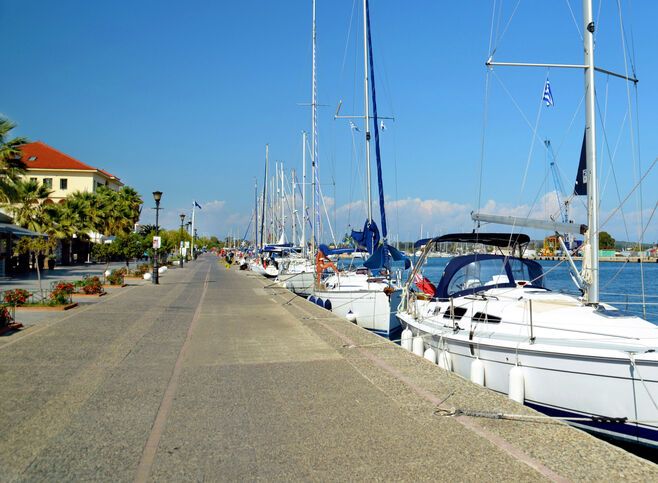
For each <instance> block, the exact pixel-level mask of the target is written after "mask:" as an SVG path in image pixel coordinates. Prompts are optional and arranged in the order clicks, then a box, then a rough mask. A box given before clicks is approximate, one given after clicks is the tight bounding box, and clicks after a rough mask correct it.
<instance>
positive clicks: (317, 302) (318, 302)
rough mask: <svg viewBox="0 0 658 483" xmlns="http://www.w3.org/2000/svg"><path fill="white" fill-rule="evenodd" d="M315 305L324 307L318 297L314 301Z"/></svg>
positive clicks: (322, 301)
mask: <svg viewBox="0 0 658 483" xmlns="http://www.w3.org/2000/svg"><path fill="white" fill-rule="evenodd" d="M315 304H316V305H319V306H320V307H324V300H322V299H321V298H320V297H318V298H317V299H315Z"/></svg>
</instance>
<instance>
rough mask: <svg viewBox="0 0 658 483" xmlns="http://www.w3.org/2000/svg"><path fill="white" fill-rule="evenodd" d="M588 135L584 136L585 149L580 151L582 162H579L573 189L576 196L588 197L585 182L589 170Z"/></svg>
mask: <svg viewBox="0 0 658 483" xmlns="http://www.w3.org/2000/svg"><path fill="white" fill-rule="evenodd" d="M586 142H587V133H585V134H583V147H582V148H581V149H580V161H579V162H578V172H577V173H576V185H575V186H574V188H573V194H574V195H576V196H586V195H587V183H586V182H585V177H584V174H585V171H586V170H587V144H586Z"/></svg>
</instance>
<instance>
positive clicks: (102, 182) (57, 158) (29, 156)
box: [21, 141, 123, 203]
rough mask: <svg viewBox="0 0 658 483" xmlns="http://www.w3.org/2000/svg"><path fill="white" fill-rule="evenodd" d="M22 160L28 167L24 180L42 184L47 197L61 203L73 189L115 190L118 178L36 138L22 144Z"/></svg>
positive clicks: (118, 185)
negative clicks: (99, 188) (48, 193)
mask: <svg viewBox="0 0 658 483" xmlns="http://www.w3.org/2000/svg"><path fill="white" fill-rule="evenodd" d="M21 152H22V153H23V155H22V157H21V159H22V161H23V162H24V163H25V164H26V166H27V173H26V174H25V175H24V176H23V177H24V178H25V179H31V180H35V181H38V182H39V183H41V184H44V185H45V186H47V187H48V188H49V189H51V190H52V191H53V192H52V193H51V194H50V196H49V197H48V199H50V200H52V202H54V203H58V202H61V201H62V200H63V199H64V198H66V197H67V196H68V195H69V194H71V193H75V192H76V191H88V192H94V191H96V188H98V187H99V186H107V187H108V188H111V189H113V190H118V189H119V188H121V186H123V183H122V182H121V180H120V179H119V178H117V177H116V176H114V175H113V174H110V173H108V172H107V171H104V170H102V169H99V168H94V167H92V166H89V165H88V164H85V163H83V162H81V161H78V160H77V159H75V158H72V157H71V156H69V155H68V154H64V153H62V152H61V151H58V150H57V149H55V148H53V147H51V146H48V145H47V144H46V143H43V142H41V141H36V142H33V143H28V144H24V145H23V146H21Z"/></svg>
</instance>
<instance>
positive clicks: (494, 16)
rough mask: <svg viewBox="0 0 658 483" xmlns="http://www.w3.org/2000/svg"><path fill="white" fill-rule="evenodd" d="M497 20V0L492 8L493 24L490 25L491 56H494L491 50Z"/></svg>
mask: <svg viewBox="0 0 658 483" xmlns="http://www.w3.org/2000/svg"><path fill="white" fill-rule="evenodd" d="M495 21H496V0H494V1H493V7H492V9H491V25H490V27H489V48H488V50H487V52H488V54H489V57H492V56H493V54H494V53H493V52H492V51H491V46H492V44H493V37H494V35H493V31H494V22H495Z"/></svg>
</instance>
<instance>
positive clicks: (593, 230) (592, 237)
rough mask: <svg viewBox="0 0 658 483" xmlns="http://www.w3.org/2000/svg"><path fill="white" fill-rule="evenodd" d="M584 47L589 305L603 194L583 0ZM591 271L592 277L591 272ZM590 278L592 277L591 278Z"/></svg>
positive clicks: (595, 294)
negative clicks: (597, 170) (599, 172)
mask: <svg viewBox="0 0 658 483" xmlns="http://www.w3.org/2000/svg"><path fill="white" fill-rule="evenodd" d="M583 23H584V28H583V44H584V50H585V62H584V64H585V143H586V144H585V145H586V154H587V177H586V182H587V224H588V227H589V228H588V230H587V233H586V235H585V236H586V249H587V250H589V266H586V267H584V269H585V275H586V278H587V282H588V284H587V290H586V293H585V296H586V300H587V303H588V304H590V305H596V304H598V303H599V192H598V177H597V172H596V113H595V108H596V104H595V98H594V95H595V89H594V20H593V19H592V0H583ZM587 272H589V274H588V273H587ZM588 275H589V276H588Z"/></svg>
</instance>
